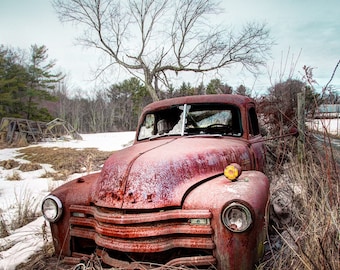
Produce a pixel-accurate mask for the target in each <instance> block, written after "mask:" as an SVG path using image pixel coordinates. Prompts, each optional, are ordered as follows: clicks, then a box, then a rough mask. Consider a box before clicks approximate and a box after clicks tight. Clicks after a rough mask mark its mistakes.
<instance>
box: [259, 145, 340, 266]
mask: <svg viewBox="0 0 340 270" xmlns="http://www.w3.org/2000/svg"><path fill="white" fill-rule="evenodd" d="M309 139H310V138H309ZM338 151H339V150H336V149H333V147H332V146H329V145H328V144H327V143H316V141H315V140H313V139H310V140H307V144H306V153H305V155H304V159H303V160H302V161H301V162H299V161H298V160H297V158H296V157H294V156H292V155H290V160H289V162H288V163H285V165H284V166H283V168H282V169H281V170H278V171H281V172H282V173H283V174H284V175H285V178H284V179H285V181H286V182H285V183H284V184H283V185H285V190H288V193H289V194H290V197H291V202H292V207H291V208H290V209H291V220H290V222H289V223H287V224H277V223H276V224H274V225H272V226H271V228H270V229H271V236H273V235H276V236H277V238H276V242H274V243H273V242H272V243H271V244H272V245H271V249H270V255H271V256H268V257H267V261H265V262H263V263H262V264H261V265H260V266H259V267H258V269H287V270H288V269H302V270H304V269H306V270H307V269H308V270H309V269H313V270H314V269H315V270H316V269H318V270H319V269H327V270H336V269H340V210H339V209H340V197H339V191H340V190H339V189H340V188H339V174H338V172H339V160H338ZM281 178H282V177H281ZM274 179H275V177H274ZM276 179H280V175H276ZM278 182H280V181H275V180H274V181H273V183H272V185H276V184H277V183H278ZM280 185H281V186H282V181H281V183H280ZM277 243H279V245H277ZM275 244H276V246H275ZM278 246H279V248H278Z"/></svg>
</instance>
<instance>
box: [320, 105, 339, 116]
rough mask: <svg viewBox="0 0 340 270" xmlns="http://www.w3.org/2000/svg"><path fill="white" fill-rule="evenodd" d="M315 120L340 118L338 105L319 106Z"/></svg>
mask: <svg viewBox="0 0 340 270" xmlns="http://www.w3.org/2000/svg"><path fill="white" fill-rule="evenodd" d="M315 118H340V104H321V105H320V106H319V108H318V109H317V110H316V114H315Z"/></svg>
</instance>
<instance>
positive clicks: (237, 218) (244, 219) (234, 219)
mask: <svg viewBox="0 0 340 270" xmlns="http://www.w3.org/2000/svg"><path fill="white" fill-rule="evenodd" d="M221 219H222V222H223V224H224V226H225V227H226V228H227V229H228V230H230V231H231V232H235V233H241V232H245V231H247V230H248V229H249V228H250V227H251V226H252V224H253V214H252V212H251V210H250V209H249V207H247V206H246V205H244V204H243V203H240V202H232V203H230V204H229V205H228V206H227V207H225V208H224V210H223V212H222V215H221Z"/></svg>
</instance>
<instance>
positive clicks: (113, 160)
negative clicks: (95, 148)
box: [92, 137, 250, 209]
mask: <svg viewBox="0 0 340 270" xmlns="http://www.w3.org/2000/svg"><path fill="white" fill-rule="evenodd" d="M231 162H237V163H239V164H246V165H245V166H248V165H249V164H250V153H249V151H248V147H247V146H246V144H245V143H244V142H242V141H240V140H230V139H228V140H225V139H223V138H202V137H197V138H187V137H182V138H175V139H174V138H172V139H162V140H155V141H149V142H143V143H139V144H135V145H133V146H131V147H129V148H126V149H123V150H121V151H118V152H116V153H114V154H113V155H112V156H111V157H110V158H109V159H108V160H107V161H106V162H105V165H104V168H103V170H102V172H101V177H100V178H99V180H98V182H97V183H96V184H95V185H94V187H93V192H92V198H93V199H92V201H93V202H94V203H95V204H96V205H98V206H103V207H112V208H124V209H145V208H162V207H170V206H180V205H181V201H182V197H183V195H184V194H185V192H186V191H187V190H188V189H189V188H190V187H191V186H193V185H195V184H196V183H197V182H200V181H202V180H204V179H206V178H208V177H212V176H214V175H218V174H221V173H222V172H223V170H224V168H225V166H226V165H228V164H230V163H231ZM243 169H249V168H243Z"/></svg>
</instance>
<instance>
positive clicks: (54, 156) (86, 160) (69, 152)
mask: <svg viewBox="0 0 340 270" xmlns="http://www.w3.org/2000/svg"><path fill="white" fill-rule="evenodd" d="M18 151H19V152H20V154H19V155H18V156H17V157H16V158H20V159H25V160H28V161H30V162H29V163H20V162H19V161H17V160H13V159H9V160H3V161H1V162H0V166H1V167H3V168H4V169H6V170H10V169H14V168H16V170H15V171H13V173H12V175H8V177H7V180H20V179H21V178H20V173H19V171H22V172H27V171H34V170H39V169H42V166H41V165H40V164H51V165H52V169H53V170H54V171H45V173H44V174H42V175H41V177H42V178H44V177H52V178H53V179H55V180H65V179H67V177H69V176H70V175H72V174H74V173H84V172H87V173H90V172H92V171H97V170H100V168H101V166H102V165H103V164H104V162H105V160H106V159H107V158H108V157H109V156H110V155H111V154H112V152H108V151H99V150H98V149H96V148H85V149H72V148H58V147H55V148H48V147H40V146H35V147H28V148H23V149H20V150H18Z"/></svg>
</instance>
